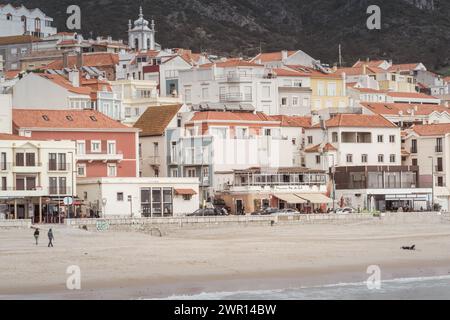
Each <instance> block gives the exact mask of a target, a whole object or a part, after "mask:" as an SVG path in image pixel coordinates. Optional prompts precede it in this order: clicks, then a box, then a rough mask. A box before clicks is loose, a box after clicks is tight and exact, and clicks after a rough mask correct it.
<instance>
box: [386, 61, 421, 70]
mask: <svg viewBox="0 0 450 320" xmlns="http://www.w3.org/2000/svg"><path fill="white" fill-rule="evenodd" d="M418 65H419V63H403V64H393V65H392V66H391V67H390V68H389V69H388V71H390V72H397V71H413V70H414V69H415V68H416V67H417V66H418Z"/></svg>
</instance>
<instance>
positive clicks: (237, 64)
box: [200, 59, 264, 68]
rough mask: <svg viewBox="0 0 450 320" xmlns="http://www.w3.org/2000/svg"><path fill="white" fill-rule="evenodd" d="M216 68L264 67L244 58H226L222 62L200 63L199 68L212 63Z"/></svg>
mask: <svg viewBox="0 0 450 320" xmlns="http://www.w3.org/2000/svg"><path fill="white" fill-rule="evenodd" d="M214 64H215V65H216V67H218V68H232V67H264V66H263V65H262V64H257V63H253V62H248V61H245V60H237V59H236V60H227V61H223V62H215V63H206V64H202V65H200V68H211V67H212V66H213V65H214Z"/></svg>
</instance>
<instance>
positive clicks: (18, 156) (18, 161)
mask: <svg viewBox="0 0 450 320" xmlns="http://www.w3.org/2000/svg"><path fill="white" fill-rule="evenodd" d="M24 165H25V161H24V154H23V153H16V166H17V167H23V166H24Z"/></svg>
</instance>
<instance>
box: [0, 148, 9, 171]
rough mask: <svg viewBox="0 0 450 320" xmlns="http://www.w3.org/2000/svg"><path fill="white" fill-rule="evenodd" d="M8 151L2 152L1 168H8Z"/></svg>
mask: <svg viewBox="0 0 450 320" xmlns="http://www.w3.org/2000/svg"><path fill="white" fill-rule="evenodd" d="M6 168H7V166H6V152H2V153H1V155H0V170H6Z"/></svg>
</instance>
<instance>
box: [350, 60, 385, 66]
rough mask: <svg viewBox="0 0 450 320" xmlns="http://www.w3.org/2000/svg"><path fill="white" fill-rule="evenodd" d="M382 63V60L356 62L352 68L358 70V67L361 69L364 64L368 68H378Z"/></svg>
mask: <svg viewBox="0 0 450 320" xmlns="http://www.w3.org/2000/svg"><path fill="white" fill-rule="evenodd" d="M383 62H384V60H370V61H357V62H356V63H355V64H354V65H353V67H354V68H359V67H362V66H363V65H364V64H365V65H367V66H369V67H379V66H380V65H381V64H382V63H383Z"/></svg>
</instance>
